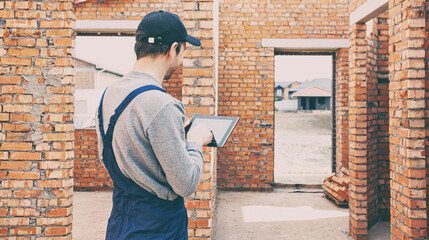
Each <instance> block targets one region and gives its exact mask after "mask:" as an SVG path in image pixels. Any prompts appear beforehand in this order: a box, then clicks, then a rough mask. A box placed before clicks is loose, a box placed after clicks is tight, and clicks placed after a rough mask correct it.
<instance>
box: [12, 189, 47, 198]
mask: <svg viewBox="0 0 429 240" xmlns="http://www.w3.org/2000/svg"><path fill="white" fill-rule="evenodd" d="M13 194H14V196H15V197H18V198H36V197H40V196H42V194H43V191H42V190H14V191H13Z"/></svg>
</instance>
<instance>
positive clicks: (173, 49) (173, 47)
mask: <svg viewBox="0 0 429 240" xmlns="http://www.w3.org/2000/svg"><path fill="white" fill-rule="evenodd" d="M178 46H179V44H178V43H177V42H174V43H173V44H171V47H170V50H169V51H168V55H169V56H170V57H172V58H174V57H175V56H176V55H177V52H176V48H177V47H178Z"/></svg>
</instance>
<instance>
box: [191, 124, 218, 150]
mask: <svg viewBox="0 0 429 240" xmlns="http://www.w3.org/2000/svg"><path fill="white" fill-rule="evenodd" d="M212 138H213V134H212V132H211V131H210V129H209V128H208V127H207V126H206V125H205V124H202V123H200V124H198V125H195V126H192V127H191V129H190V130H189V132H188V135H187V141H188V142H195V143H198V144H200V145H201V146H204V145H207V144H208V143H210V142H211V141H212Z"/></svg>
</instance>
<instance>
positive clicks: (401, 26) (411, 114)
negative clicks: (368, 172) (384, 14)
mask: <svg viewBox="0 0 429 240" xmlns="http://www.w3.org/2000/svg"><path fill="white" fill-rule="evenodd" d="M425 13H426V1H425V0H413V1H409V0H390V1H389V18H390V29H389V35H390V38H389V53H390V56H389V72H390V76H389V77H390V84H389V95H390V102H389V106H390V124H389V133H390V170H391V172H390V177H391V183H390V186H391V206H390V211H391V231H392V239H427V227H428V222H427V217H428V216H427V189H426V188H427V180H426V176H427V175H426V174H427V173H426V165H427V163H426V153H425V132H426V124H427V122H426V123H425V119H424V117H425V107H426V102H425V101H426V100H427V99H426V98H425V77H426V74H425V50H426V49H425V26H426V22H425V21H426V19H425V16H426V15H425ZM426 134H427V133H426Z"/></svg>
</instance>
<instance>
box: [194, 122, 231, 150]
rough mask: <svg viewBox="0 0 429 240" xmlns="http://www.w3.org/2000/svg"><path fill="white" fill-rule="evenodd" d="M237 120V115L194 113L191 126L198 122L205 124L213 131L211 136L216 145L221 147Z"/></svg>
mask: <svg viewBox="0 0 429 240" xmlns="http://www.w3.org/2000/svg"><path fill="white" fill-rule="evenodd" d="M237 121H238V118H237V117H219V116H206V115H196V116H194V117H193V119H192V126H195V125H198V124H199V123H203V124H204V125H206V126H207V127H208V128H209V129H210V130H211V131H212V132H213V137H214V140H215V141H216V144H217V146H216V147H223V145H224V144H225V142H226V140H227V139H228V137H229V135H230V134H231V132H232V130H234V127H235V125H236V123H237ZM192 126H191V128H192ZM208 146H212V145H208Z"/></svg>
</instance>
